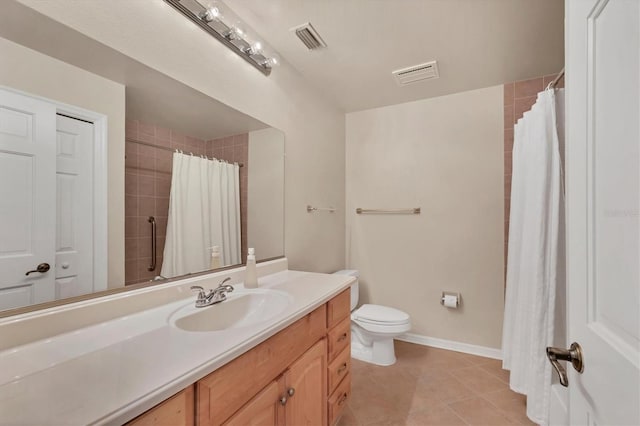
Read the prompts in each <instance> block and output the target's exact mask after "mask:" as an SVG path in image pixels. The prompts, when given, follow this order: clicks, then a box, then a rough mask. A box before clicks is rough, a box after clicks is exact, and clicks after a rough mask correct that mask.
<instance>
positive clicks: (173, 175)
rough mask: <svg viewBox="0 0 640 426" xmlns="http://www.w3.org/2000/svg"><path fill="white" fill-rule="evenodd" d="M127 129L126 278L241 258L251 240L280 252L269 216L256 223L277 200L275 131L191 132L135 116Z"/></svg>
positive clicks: (261, 249)
mask: <svg viewBox="0 0 640 426" xmlns="http://www.w3.org/2000/svg"><path fill="white" fill-rule="evenodd" d="M126 131H127V139H126V162H125V165H126V169H125V171H126V174H125V194H126V195H125V196H126V198H125V199H126V202H125V230H126V231H125V242H126V250H125V256H126V272H125V282H126V283H127V284H130V283H137V282H140V281H145V280H148V279H162V278H171V277H176V276H180V275H185V274H188V273H193V272H199V271H204V270H207V269H216V268H220V267H223V266H229V265H236V264H239V263H243V262H244V261H245V260H246V255H247V251H248V248H249V247H253V248H255V249H256V252H257V253H258V256H259V258H262V259H266V258H270V257H276V256H280V255H282V251H281V248H280V247H277V246H276V247H274V245H273V244H272V243H270V238H271V237H272V236H271V235H269V234H271V231H270V230H269V228H270V227H272V226H274V224H273V223H272V224H271V225H270V224H269V223H268V222H267V223H264V225H260V223H261V218H260V214H263V215H269V214H272V213H274V212H278V208H281V207H282V202H283V200H282V197H281V196H278V193H277V192H276V191H274V188H281V187H282V184H283V175H282V170H283V167H282V166H283V165H282V161H283V152H282V149H283V136H282V133H281V132H280V131H278V130H275V129H272V128H266V129H261V130H254V131H251V132H246V133H242V134H236V135H231V136H226V137H217V138H197V137H193V136H188V135H183V134H181V133H179V132H177V131H174V130H172V129H168V128H166V127H162V126H160V125H150V124H148V123H144V122H142V121H139V120H129V121H128V122H127V129H126ZM274 171H275V173H274ZM262 191H268V194H269V195H268V196H267V197H263V196H262ZM250 212H253V214H250ZM260 212H262V213H260ZM274 219H275V218H274ZM278 220H281V219H275V220H274V222H277V221H278ZM249 227H251V230H252V232H251V233H249V232H248V228H249ZM262 228H266V229H262Z"/></svg>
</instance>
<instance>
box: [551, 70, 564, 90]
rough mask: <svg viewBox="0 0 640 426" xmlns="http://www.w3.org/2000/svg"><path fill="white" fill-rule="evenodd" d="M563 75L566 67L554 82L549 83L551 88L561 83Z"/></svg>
mask: <svg viewBox="0 0 640 426" xmlns="http://www.w3.org/2000/svg"><path fill="white" fill-rule="evenodd" d="M563 75H564V67H563V68H562V69H561V70H560V72H559V73H558V75H557V76H556V78H554V79H553V81H552V82H551V83H549V87H556V84H558V82H559V81H560V79H561V78H562V76H563Z"/></svg>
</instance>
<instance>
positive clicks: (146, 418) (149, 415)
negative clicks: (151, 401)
mask: <svg viewBox="0 0 640 426" xmlns="http://www.w3.org/2000/svg"><path fill="white" fill-rule="evenodd" d="M193 391H194V387H193V386H189V387H188V388H186V389H185V390H183V391H181V392H178V393H177V394H175V395H174V396H172V397H171V398H169V399H167V400H166V401H164V402H162V403H160V404H158V405H156V406H155V407H153V408H152V409H151V410H149V411H147V412H146V413H144V414H142V415H140V416H139V417H137V418H135V419H133V420H132V421H130V422H129V423H127V426H193V424H195V421H194V407H193V405H194V404H193V402H194V398H193V396H194V392H193Z"/></svg>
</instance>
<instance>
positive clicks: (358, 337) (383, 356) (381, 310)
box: [335, 270, 411, 365]
mask: <svg viewBox="0 0 640 426" xmlns="http://www.w3.org/2000/svg"><path fill="white" fill-rule="evenodd" d="M335 273H336V274H340V275H350V276H353V277H356V282H355V283H353V284H352V285H351V356H352V357H353V358H355V359H359V360H361V361H365V362H370V363H372V364H376V365H392V364H394V363H395V362H396V354H395V350H394V347H393V338H394V337H398V336H400V335H402V334H404V333H407V332H408V331H409V330H411V320H410V318H409V314H407V313H406V312H403V311H401V310H398V309H394V308H390V307H388V306H381V305H371V304H365V305H362V306H360V307H359V308H357V309H356V306H357V305H358V299H359V296H360V292H359V290H360V289H359V284H358V281H357V277H358V276H359V274H358V271H356V270H342V271H338V272H335Z"/></svg>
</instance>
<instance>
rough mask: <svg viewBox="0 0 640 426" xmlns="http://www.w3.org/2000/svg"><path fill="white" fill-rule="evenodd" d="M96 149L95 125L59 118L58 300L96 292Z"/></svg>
mask: <svg viewBox="0 0 640 426" xmlns="http://www.w3.org/2000/svg"><path fill="white" fill-rule="evenodd" d="M93 145H94V144H93V125H92V124H90V123H86V122H84V121H80V120H75V119H73V118H69V117H64V116H60V115H59V116H57V131H56V187H57V188H56V191H57V195H56V198H57V200H56V212H57V214H56V218H57V223H56V270H55V277H56V293H57V294H58V296H62V295H64V297H72V296H78V295H81V294H85V293H90V292H92V291H93V290H94V289H93V263H94V262H93V216H94V215H93ZM63 278H64V280H62V279H63ZM71 278H73V280H71ZM71 283H73V284H71Z"/></svg>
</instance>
